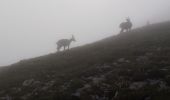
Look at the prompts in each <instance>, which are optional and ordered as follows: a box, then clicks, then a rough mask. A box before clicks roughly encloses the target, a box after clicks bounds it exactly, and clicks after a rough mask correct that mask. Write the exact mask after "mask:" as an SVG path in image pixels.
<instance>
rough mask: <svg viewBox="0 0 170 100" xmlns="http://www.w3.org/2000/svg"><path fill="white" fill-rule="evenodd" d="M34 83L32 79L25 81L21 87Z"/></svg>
mask: <svg viewBox="0 0 170 100" xmlns="http://www.w3.org/2000/svg"><path fill="white" fill-rule="evenodd" d="M33 82H34V79H29V80H25V81H24V82H23V83H22V86H30V85H31V84H32V83H33Z"/></svg>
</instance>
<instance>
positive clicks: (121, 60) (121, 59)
mask: <svg viewBox="0 0 170 100" xmlns="http://www.w3.org/2000/svg"><path fill="white" fill-rule="evenodd" d="M125 61H126V60H125V58H120V59H118V62H120V63H122V62H125Z"/></svg>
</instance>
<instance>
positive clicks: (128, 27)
mask: <svg viewBox="0 0 170 100" xmlns="http://www.w3.org/2000/svg"><path fill="white" fill-rule="evenodd" d="M120 28H121V31H120V33H122V32H124V30H126V31H127V32H128V31H130V30H131V28H132V22H131V21H130V18H127V19H126V22H123V23H121V24H120Z"/></svg>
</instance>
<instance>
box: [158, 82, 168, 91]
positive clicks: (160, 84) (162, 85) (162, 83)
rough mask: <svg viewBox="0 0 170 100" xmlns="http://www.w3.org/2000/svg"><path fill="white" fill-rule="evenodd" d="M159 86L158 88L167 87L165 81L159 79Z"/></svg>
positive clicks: (163, 88)
mask: <svg viewBox="0 0 170 100" xmlns="http://www.w3.org/2000/svg"><path fill="white" fill-rule="evenodd" d="M159 87H160V88H159V89H160V90H165V89H167V88H168V87H167V85H166V82H163V81H160V83H159Z"/></svg>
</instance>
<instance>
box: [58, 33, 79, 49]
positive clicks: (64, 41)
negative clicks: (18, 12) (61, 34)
mask: <svg viewBox="0 0 170 100" xmlns="http://www.w3.org/2000/svg"><path fill="white" fill-rule="evenodd" d="M72 41H76V40H75V38H74V36H73V35H72V37H71V38H70V39H61V40H59V41H58V42H57V43H56V44H57V51H60V49H61V48H62V47H63V48H64V50H65V49H66V47H67V48H68V50H69V48H70V44H71V42H72Z"/></svg>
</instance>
